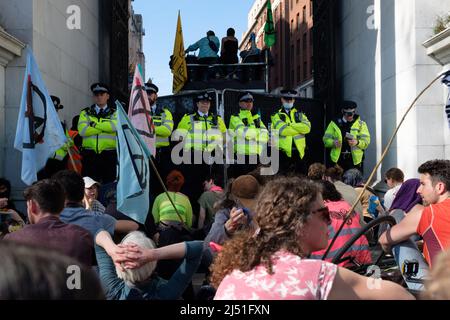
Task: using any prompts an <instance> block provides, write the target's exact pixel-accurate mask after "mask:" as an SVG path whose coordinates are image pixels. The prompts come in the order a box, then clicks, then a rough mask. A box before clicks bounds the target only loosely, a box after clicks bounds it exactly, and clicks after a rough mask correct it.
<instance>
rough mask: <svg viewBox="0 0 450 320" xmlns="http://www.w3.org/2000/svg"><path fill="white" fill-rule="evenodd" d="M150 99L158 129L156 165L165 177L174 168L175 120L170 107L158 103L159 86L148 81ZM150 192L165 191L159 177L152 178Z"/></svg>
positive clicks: (147, 88) (158, 192)
mask: <svg viewBox="0 0 450 320" xmlns="http://www.w3.org/2000/svg"><path fill="white" fill-rule="evenodd" d="M145 91H146V92H147V96H148V101H149V103H150V113H151V116H152V119H153V123H154V125H155V131H156V155H155V160H156V167H157V168H158V171H159V174H160V175H161V177H165V176H167V175H168V174H169V172H170V171H171V169H172V161H171V159H170V136H171V135H172V132H173V127H174V122H173V116H172V113H171V112H170V110H169V109H167V108H166V107H161V106H159V105H158V104H157V100H158V92H159V88H158V87H157V86H156V85H155V84H153V83H151V82H148V83H146V84H145ZM150 183H151V186H150V192H151V193H152V194H153V195H157V194H160V193H161V192H163V189H162V186H161V185H160V183H159V182H158V179H151V182H150Z"/></svg>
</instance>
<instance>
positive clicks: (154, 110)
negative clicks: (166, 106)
mask: <svg viewBox="0 0 450 320" xmlns="http://www.w3.org/2000/svg"><path fill="white" fill-rule="evenodd" d="M151 108H152V112H153V113H155V112H156V104H154V105H152V106H151Z"/></svg>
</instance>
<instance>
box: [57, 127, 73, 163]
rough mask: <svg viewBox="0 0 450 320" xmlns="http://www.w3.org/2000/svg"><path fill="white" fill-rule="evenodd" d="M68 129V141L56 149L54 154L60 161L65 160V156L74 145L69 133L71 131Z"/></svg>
mask: <svg viewBox="0 0 450 320" xmlns="http://www.w3.org/2000/svg"><path fill="white" fill-rule="evenodd" d="M65 131H66V137H67V142H66V143H65V144H64V145H63V146H62V147H61V148H59V149H58V150H56V151H55V154H54V155H53V159H56V160H59V161H63V160H64V158H65V157H66V155H67V152H68V149H69V148H71V147H72V146H73V145H74V142H73V139H72V137H71V136H70V135H69V132H68V131H67V129H66V130H65Z"/></svg>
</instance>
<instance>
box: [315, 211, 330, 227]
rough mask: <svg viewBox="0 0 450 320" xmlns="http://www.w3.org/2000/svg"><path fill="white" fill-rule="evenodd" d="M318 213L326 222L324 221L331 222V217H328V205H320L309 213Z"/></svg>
mask: <svg viewBox="0 0 450 320" xmlns="http://www.w3.org/2000/svg"><path fill="white" fill-rule="evenodd" d="M316 213H318V214H320V217H321V218H322V219H323V220H324V221H325V222H326V223H328V224H329V223H331V217H330V210H329V209H328V207H322V208H319V209H317V210H314V211H311V214H316Z"/></svg>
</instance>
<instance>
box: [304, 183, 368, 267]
mask: <svg viewBox="0 0 450 320" xmlns="http://www.w3.org/2000/svg"><path fill="white" fill-rule="evenodd" d="M318 183H319V185H320V186H321V188H322V189H321V191H322V197H323V200H324V202H325V205H326V206H327V208H328V210H329V211H330V218H331V224H330V225H329V226H328V239H329V240H328V245H327V248H328V247H329V245H330V243H331V241H332V239H333V237H334V235H335V234H336V232H337V230H339V228H340V227H341V225H342V223H343V222H344V219H345V216H346V215H347V213H348V212H349V211H350V209H351V206H350V204H348V203H347V201H345V200H344V199H343V198H342V195H341V194H340V193H339V191H337V190H336V187H335V186H334V184H332V183H331V182H329V181H324V180H319V181H318ZM360 229H361V223H360V217H359V214H358V213H357V212H355V211H353V212H352V214H351V215H350V218H349V219H348V220H347V222H346V223H345V225H344V228H343V229H342V230H341V232H340V233H339V236H338V238H337V239H336V242H335V243H334V244H333V247H331V249H330V251H329V252H328V254H327V258H326V259H325V261H329V262H331V261H332V260H333V258H334V257H335V255H336V253H337V251H338V250H339V249H340V248H342V247H343V246H344V245H345V243H346V242H347V241H348V240H350V239H351V237H353V236H354V235H355V234H356V233H358V231H359V230H360ZM324 254H325V250H321V251H317V252H313V253H312V255H311V258H312V259H322V257H323V255H324ZM342 258H343V259H345V258H348V260H346V261H344V262H342V263H340V264H339V266H341V267H350V266H354V265H371V264H372V256H371V254H370V251H369V244H368V242H367V238H366V237H365V236H362V237H361V238H359V239H358V240H357V241H356V242H355V243H354V244H353V245H352V247H351V250H349V251H347V253H346V254H345V255H344V256H343V257H342Z"/></svg>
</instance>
